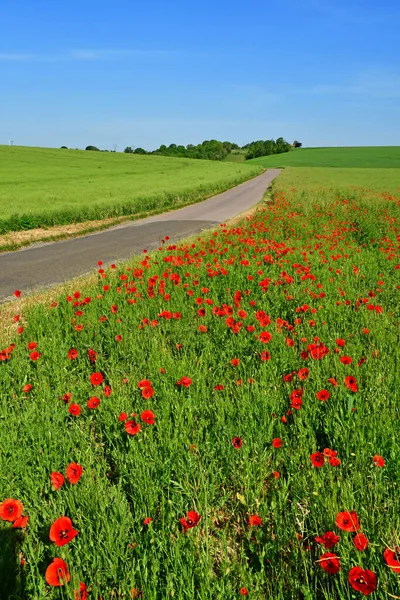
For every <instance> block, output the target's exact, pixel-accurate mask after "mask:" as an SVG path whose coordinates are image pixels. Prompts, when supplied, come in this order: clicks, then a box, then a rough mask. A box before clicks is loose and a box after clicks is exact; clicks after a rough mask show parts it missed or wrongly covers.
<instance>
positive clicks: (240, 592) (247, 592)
mask: <svg viewBox="0 0 400 600" xmlns="http://www.w3.org/2000/svg"><path fill="white" fill-rule="evenodd" d="M239 594H240V595H241V596H248V595H249V591H248V589H247V588H245V587H242V588H240V590H239Z"/></svg>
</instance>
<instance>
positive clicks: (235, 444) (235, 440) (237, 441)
mask: <svg viewBox="0 0 400 600" xmlns="http://www.w3.org/2000/svg"><path fill="white" fill-rule="evenodd" d="M242 445H243V441H242V439H241V438H240V437H234V438H233V439H232V446H233V447H234V448H237V449H239V448H241V447H242Z"/></svg>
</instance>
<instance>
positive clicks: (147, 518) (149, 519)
mask: <svg viewBox="0 0 400 600" xmlns="http://www.w3.org/2000/svg"><path fill="white" fill-rule="evenodd" d="M152 520H153V519H152V518H151V517H146V518H145V519H143V524H144V525H150V523H151V522H152Z"/></svg>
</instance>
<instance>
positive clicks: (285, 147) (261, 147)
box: [245, 137, 292, 160]
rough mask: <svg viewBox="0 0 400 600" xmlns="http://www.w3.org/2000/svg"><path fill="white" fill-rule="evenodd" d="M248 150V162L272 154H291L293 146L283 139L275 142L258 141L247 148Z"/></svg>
mask: <svg viewBox="0 0 400 600" xmlns="http://www.w3.org/2000/svg"><path fill="white" fill-rule="evenodd" d="M245 147H246V148H247V154H246V160H251V159H253V158H258V157H260V156H269V155H271V154H282V153H283V152H289V150H291V148H292V147H291V145H290V144H289V143H288V142H286V141H285V140H284V139H283V138H282V137H280V138H278V139H277V140H276V141H274V140H258V141H257V142H251V143H250V144H247V145H246V146H245Z"/></svg>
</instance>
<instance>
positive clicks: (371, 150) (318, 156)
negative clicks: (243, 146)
mask: <svg viewBox="0 0 400 600" xmlns="http://www.w3.org/2000/svg"><path fill="white" fill-rule="evenodd" d="M248 163H250V164H257V165H262V166H263V167H265V168H272V167H339V168H350V167H351V168H366V169H378V168H379V169H383V168H396V169H399V168H400V146H369V147H368V146H365V147H362V146H358V147H342V148H297V149H293V150H292V151H290V152H285V153H284V154H275V155H273V156H261V157H260V158H254V159H252V160H249V161H246V164H248Z"/></svg>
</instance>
